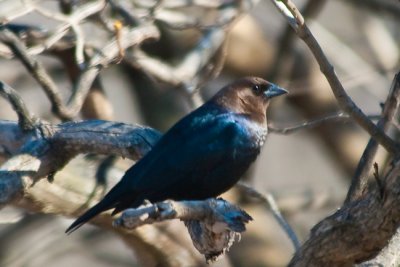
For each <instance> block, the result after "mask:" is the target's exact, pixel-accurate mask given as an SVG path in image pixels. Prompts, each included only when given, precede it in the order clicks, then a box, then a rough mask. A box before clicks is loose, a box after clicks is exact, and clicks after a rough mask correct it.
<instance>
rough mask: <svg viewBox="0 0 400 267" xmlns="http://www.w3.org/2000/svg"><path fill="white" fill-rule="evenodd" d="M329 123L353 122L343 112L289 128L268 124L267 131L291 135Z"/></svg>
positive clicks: (374, 117) (372, 116) (375, 117)
mask: <svg viewBox="0 0 400 267" xmlns="http://www.w3.org/2000/svg"><path fill="white" fill-rule="evenodd" d="M368 118H370V119H371V120H374V119H379V118H380V115H370V116H368ZM330 121H335V122H340V121H342V122H351V121H353V120H352V118H351V117H350V116H349V115H346V114H344V113H343V112H340V113H336V114H333V115H328V116H325V117H322V118H319V119H315V120H312V121H307V122H303V123H300V124H298V125H295V126H290V127H284V128H281V127H276V126H275V125H274V124H273V123H268V131H269V132H271V133H277V134H292V133H295V132H297V131H300V130H307V129H311V128H314V127H318V126H320V125H321V124H323V123H326V122H330Z"/></svg>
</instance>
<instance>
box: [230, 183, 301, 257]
mask: <svg viewBox="0 0 400 267" xmlns="http://www.w3.org/2000/svg"><path fill="white" fill-rule="evenodd" d="M236 186H237V187H238V188H240V189H242V190H244V192H246V194H248V195H249V196H252V197H255V198H257V199H259V200H261V201H262V202H264V203H267V204H268V205H269V207H270V209H271V211H272V214H273V215H274V217H275V219H276V220H277V222H278V223H279V225H280V226H281V227H282V229H283V230H284V231H285V233H286V235H287V236H288V237H289V239H290V241H292V244H293V246H294V248H295V250H298V249H299V248H300V247H301V245H300V241H299V239H298V238H297V236H296V233H295V232H294V231H293V229H292V227H291V226H290V224H289V223H288V222H287V221H286V219H285V218H284V217H283V215H282V214H281V212H280V210H279V207H278V205H277V204H276V201H275V198H274V197H273V196H272V194H270V193H266V194H263V193H260V192H259V191H257V190H255V189H254V188H252V187H251V186H249V185H246V184H245V183H242V182H239V183H238V184H237V185H236Z"/></svg>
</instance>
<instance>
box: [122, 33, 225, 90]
mask: <svg viewBox="0 0 400 267" xmlns="http://www.w3.org/2000/svg"><path fill="white" fill-rule="evenodd" d="M224 39H225V32H224V30H221V29H213V30H209V31H207V32H206V33H205V34H204V36H203V38H202V39H201V40H200V41H199V43H198V45H197V46H196V47H194V48H193V49H192V50H191V51H190V52H189V53H187V54H186V55H185V57H184V58H183V59H182V61H181V62H180V63H179V64H178V65H176V66H170V65H168V64H165V63H163V62H161V61H159V60H157V59H155V58H153V57H150V56H148V55H147V54H145V53H144V52H142V51H140V50H136V51H135V53H134V55H133V56H131V58H129V57H128V60H127V63H129V64H132V65H134V66H135V67H139V68H141V69H143V70H144V71H146V73H149V74H151V75H152V76H154V77H155V78H157V79H159V80H161V81H163V82H167V83H169V84H171V85H174V86H180V85H182V84H189V83H190V81H191V80H193V79H194V78H195V76H196V75H197V74H198V72H199V71H200V70H201V69H202V68H203V67H204V66H205V65H206V64H207V63H209V60H210V58H211V57H213V56H214V55H215V53H216V51H218V49H219V48H220V47H221V45H222V44H223V41H224ZM127 56H128V55H127Z"/></svg>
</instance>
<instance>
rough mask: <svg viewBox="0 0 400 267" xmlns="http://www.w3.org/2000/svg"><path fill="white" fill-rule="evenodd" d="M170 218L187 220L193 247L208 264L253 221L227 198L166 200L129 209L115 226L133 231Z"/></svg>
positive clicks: (224, 250)
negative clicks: (226, 199)
mask: <svg viewBox="0 0 400 267" xmlns="http://www.w3.org/2000/svg"><path fill="white" fill-rule="evenodd" d="M170 219H180V220H182V221H184V223H185V226H186V227H187V229H188V232H189V234H190V237H191V239H192V242H193V245H194V247H195V248H196V249H197V250H198V251H199V252H200V253H201V254H203V255H204V256H205V258H206V260H207V262H208V261H215V260H217V259H218V257H219V256H220V255H222V254H223V253H225V252H226V251H227V250H229V248H230V247H231V246H232V244H233V242H234V241H235V239H236V237H240V233H241V232H244V231H245V230H246V224H247V223H248V222H249V221H251V220H253V219H252V218H251V216H250V215H249V214H247V213H246V212H245V211H244V210H242V209H240V208H239V207H238V206H236V205H233V204H231V203H229V202H227V201H225V200H224V199H213V198H212V199H207V200H204V201H179V202H176V201H164V202H159V203H155V204H145V205H143V206H141V207H139V208H137V209H128V210H126V211H125V212H124V213H123V214H122V216H121V217H120V218H118V219H116V220H115V221H114V226H119V227H124V228H127V229H134V228H136V227H139V226H141V225H144V224H152V223H155V222H160V221H164V220H170Z"/></svg>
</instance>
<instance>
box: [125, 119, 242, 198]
mask: <svg viewBox="0 0 400 267" xmlns="http://www.w3.org/2000/svg"><path fill="white" fill-rule="evenodd" d="M237 131H244V129H243V128H242V127H241V125H240V124H238V123H237V121H236V120H235V117H234V115H232V114H227V113H222V114H217V115H213V116H209V114H205V115H203V116H202V115H201V114H200V115H199V114H192V116H189V117H188V118H186V119H185V120H183V121H181V122H179V123H178V124H177V125H175V126H174V128H172V129H171V130H170V131H169V132H168V133H167V134H166V135H165V136H164V137H163V138H162V140H160V142H159V143H158V144H157V145H156V146H155V147H154V149H153V150H152V151H150V152H149V153H148V154H147V155H146V156H145V158H143V159H142V160H141V161H139V162H138V163H137V165H134V166H133V167H132V168H131V169H130V170H128V172H127V173H126V175H125V176H128V177H129V176H131V177H134V179H131V181H130V182H129V183H130V187H131V188H135V190H137V191H139V192H143V194H145V195H148V194H151V192H154V191H159V190H162V189H165V188H170V186H171V185H184V184H186V183H190V179H196V178H197V177H201V176H203V175H206V174H207V173H208V172H211V171H212V170H213V169H214V168H215V167H216V166H218V165H219V164H221V163H222V162H224V160H225V159H226V157H227V156H228V155H227V154H229V153H232V150H233V149H234V146H236V145H241V144H239V142H240V140H236V139H235V137H236V136H237V134H238V132H237ZM239 139H240V138H239Z"/></svg>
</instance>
